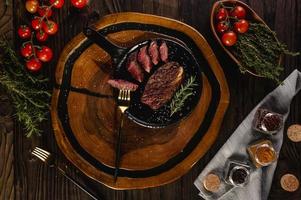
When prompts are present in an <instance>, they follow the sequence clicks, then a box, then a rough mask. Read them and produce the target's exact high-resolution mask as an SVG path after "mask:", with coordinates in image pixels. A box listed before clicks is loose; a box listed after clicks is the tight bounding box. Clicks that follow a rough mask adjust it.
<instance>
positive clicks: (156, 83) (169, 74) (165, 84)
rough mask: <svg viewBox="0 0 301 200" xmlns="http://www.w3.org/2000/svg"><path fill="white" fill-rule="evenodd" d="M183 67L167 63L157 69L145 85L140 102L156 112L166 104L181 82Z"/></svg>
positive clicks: (175, 63)
mask: <svg viewBox="0 0 301 200" xmlns="http://www.w3.org/2000/svg"><path fill="white" fill-rule="evenodd" d="M183 72H184V70H183V67H182V66H180V65H179V63H177V62H168V63H166V64H164V65H163V66H161V67H159V68H158V69H157V71H155V72H154V74H153V75H152V76H151V77H150V78H149V80H148V81H147V83H146V86H145V89H144V92H143V95H142V97H141V102H142V103H144V104H146V105H148V106H149V107H150V108H152V109H153V110H157V109H158V108H160V107H161V106H163V105H164V104H165V103H166V102H168V101H169V100H170V99H171V98H172V97H173V94H174V92H175V91H176V90H177V89H178V87H179V86H180V85H181V82H182V80H183V77H184V75H183Z"/></svg>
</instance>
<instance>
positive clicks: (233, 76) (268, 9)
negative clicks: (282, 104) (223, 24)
mask: <svg viewBox="0 0 301 200" xmlns="http://www.w3.org/2000/svg"><path fill="white" fill-rule="evenodd" d="M1 2H3V1H1ZM214 2H215V1H214V0H213V1H207V0H190V1H185V0H169V1H167V0H165V1H163V0H141V1H136V0H119V1H118V0H97V1H96V0H94V1H92V4H91V8H93V9H96V10H98V11H99V14H100V16H104V15H106V14H109V13H113V12H118V11H135V12H144V13H151V14H157V15H161V16H167V17H171V18H174V19H177V20H180V21H183V22H185V23H188V24H189V25H191V26H193V27H194V28H196V29H197V30H198V31H199V32H200V33H202V34H203V35H204V36H205V38H206V39H207V41H208V42H209V44H210V45H211V47H212V48H213V49H214V51H215V53H216V55H217V57H218V59H219V61H220V63H221V65H222V67H223V69H224V71H225V74H226V78H227V80H228V84H229V88H230V93H231V103H230V106H229V109H228V111H227V113H226V117H225V119H224V122H223V125H222V129H221V131H220V134H219V137H218V139H217V141H216V142H215V144H214V145H213V146H212V147H211V149H210V151H208V152H207V154H206V155H205V156H204V157H203V158H202V159H201V160H200V161H199V162H198V163H197V164H196V165H195V166H194V167H193V168H192V169H191V170H190V171H189V172H188V173H187V174H186V175H185V176H183V177H182V178H181V179H179V180H177V181H176V182H174V183H171V184H168V185H166V186H162V187H156V188H152V189H145V190H130V191H114V190H111V189H108V188H107V187H105V186H103V185H101V184H98V183H95V182H94V181H92V180H90V179H89V178H87V177H86V176H84V175H83V174H81V173H80V172H78V171H77V170H76V168H75V167H73V166H72V165H71V164H70V163H68V161H67V160H66V158H64V156H63V155H62V153H61V152H60V151H59V150H58V147H57V145H56V143H55V139H54V135H53V132H52V130H51V123H50V122H49V123H46V124H45V125H44V128H45V133H44V134H43V136H42V137H40V138H33V139H31V140H28V139H26V138H25V137H24V136H23V135H24V134H23V131H22V128H21V127H20V126H19V125H16V126H15V133H14V134H13V135H14V156H15V162H14V166H15V181H14V182H15V199H20V200H21V199H22V200H24V199H25V200H26V199H29V200H31V199H38V200H40V199H51V200H52V199H56V200H65V199H67V200H69V199H71V200H73V199H74V200H79V199H80V200H85V199H89V197H88V196H87V195H85V194H84V193H83V192H81V191H80V190H79V189H77V188H76V187H75V186H74V185H72V184H71V183H70V182H68V181H67V180H66V179H65V178H63V177H62V176H59V175H58V174H57V173H56V172H55V171H54V170H53V169H49V168H47V167H46V166H44V165H43V164H42V163H40V162H38V161H36V160H34V159H32V158H31V157H30V156H29V150H30V149H31V148H33V147H34V146H36V145H40V146H42V147H43V148H45V149H48V150H49V151H51V152H54V153H56V154H57V157H58V158H59V160H60V161H59V162H60V163H61V164H62V165H64V166H68V168H67V171H68V172H69V173H70V174H71V176H73V177H74V178H76V179H77V180H79V181H80V182H82V183H83V184H85V185H87V187H89V188H91V189H92V190H94V191H95V193H97V194H99V195H100V194H101V195H102V196H103V197H104V199H108V200H125V199H131V200H140V199H143V200H153V199H155V200H169V199H171V200H180V199H185V200H191V199H200V198H199V197H198V191H197V189H196V188H195V187H194V186H193V181H194V180H195V178H196V177H197V175H198V174H199V173H200V172H201V170H202V169H203V168H204V167H205V166H206V164H207V163H208V162H209V161H210V159H211V158H212V157H213V156H214V154H215V153H216V152H217V151H218V149H219V148H220V147H221V145H222V144H224V142H225V141H226V140H227V138H228V137H229V136H230V135H231V133H232V132H233V131H234V130H235V128H236V127H237V126H238V125H239V124H240V122H241V121H242V120H243V119H244V117H245V116H246V115H247V114H248V113H249V112H250V111H251V110H252V108H253V107H254V106H255V105H256V104H257V103H258V102H259V101H260V100H261V99H262V98H263V97H264V96H265V95H266V94H268V93H269V92H270V91H272V90H273V89H274V88H275V87H276V85H275V84H273V83H271V82H267V81H266V80H264V79H257V78H254V77H251V76H247V75H242V74H240V73H239V70H238V68H236V67H235V66H236V64H235V63H234V62H233V61H232V60H231V59H230V58H229V57H228V55H226V54H225V52H224V51H223V49H222V48H221V47H220V46H219V44H218V42H217V41H215V39H214V37H213V35H212V33H211V30H210V23H209V21H210V20H209V13H210V10H211V7H212V5H213V3H214ZM244 2H246V3H247V4H248V5H250V6H251V7H252V8H253V9H254V10H255V11H256V12H257V13H258V14H259V16H260V17H261V18H263V19H264V20H265V22H266V23H267V24H268V25H269V26H270V27H271V29H273V30H275V31H276V33H277V34H278V38H279V40H280V41H283V42H285V43H286V44H288V47H289V48H290V49H292V50H299V51H300V50H301V37H300V35H301V5H300V0H265V1H262V0H244ZM65 3H66V4H65V6H64V8H63V9H61V10H56V11H55V15H54V18H55V20H56V21H58V22H59V24H60V30H59V33H58V34H57V35H56V36H54V37H52V38H51V39H50V41H49V42H48V43H47V44H48V45H49V46H51V47H52V48H54V49H55V55H54V61H52V62H51V63H50V64H49V65H47V66H46V65H45V68H44V70H43V73H45V74H47V75H48V76H50V77H51V78H53V75H54V70H55V69H54V68H55V66H56V60H57V59H58V56H59V54H60V52H61V50H62V49H63V47H64V46H65V44H67V42H68V41H70V40H71V39H72V38H73V37H74V36H75V35H77V34H78V33H79V32H81V30H82V28H83V26H84V24H85V19H84V17H85V16H86V15H85V14H84V13H82V12H78V11H76V10H74V9H72V8H71V4H70V1H67V0H66V1H65ZM13 9H14V18H13V21H14V27H15V28H17V27H18V26H19V25H20V24H24V23H28V22H29V20H30V19H31V18H30V15H28V14H26V13H25V9H24V1H23V0H15V1H14V8H13ZM15 43H16V47H17V48H19V46H20V44H21V42H20V41H19V40H18V39H15ZM284 65H285V70H284V72H283V75H282V78H285V77H286V76H287V75H288V74H290V73H291V72H292V71H293V70H294V69H296V68H297V69H299V70H301V58H300V57H296V58H292V57H285V58H284ZM300 102H301V94H298V95H297V96H296V98H295V99H294V101H293V102H292V104H291V113H290V115H289V118H288V121H287V125H286V127H288V125H290V124H292V123H301V105H300ZM284 138H285V141H284V145H283V148H282V150H281V155H280V160H279V164H278V167H277V169H276V172H275V176H274V181H273V185H272V189H271V192H270V197H269V199H275V200H280V199H290V200H298V199H300V189H299V190H298V191H297V192H295V193H288V192H284V191H283V190H282V189H281V187H280V184H279V180H280V178H281V175H282V174H283V173H287V172H291V171H293V172H294V173H295V174H296V175H297V176H299V178H300V174H301V166H300V152H301V147H300V145H301V144H300V143H291V142H289V141H288V139H287V137H286V136H285V137H284ZM1 180H2V179H1Z"/></svg>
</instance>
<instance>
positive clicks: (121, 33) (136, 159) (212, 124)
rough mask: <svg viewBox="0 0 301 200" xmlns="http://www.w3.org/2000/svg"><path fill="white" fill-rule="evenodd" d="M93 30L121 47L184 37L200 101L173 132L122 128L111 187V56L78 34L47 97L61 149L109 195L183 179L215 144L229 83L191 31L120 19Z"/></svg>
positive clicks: (148, 18)
mask: <svg viewBox="0 0 301 200" xmlns="http://www.w3.org/2000/svg"><path fill="white" fill-rule="evenodd" d="M95 27H96V28H97V29H98V30H100V31H102V33H103V34H105V35H107V37H108V39H110V40H111V41H113V42H114V43H116V44H118V45H121V46H127V47H130V46H133V45H134V44H136V43H138V42H139V41H143V40H146V39H149V38H152V37H156V36H158V35H160V37H162V35H163V37H175V36H179V37H180V36H181V37H183V38H184V39H185V38H186V40H187V41H184V42H185V43H186V42H188V44H187V46H188V47H189V48H191V49H192V50H193V51H194V55H195V57H197V58H198V59H199V60H200V62H201V63H202V65H201V66H203V67H204V72H203V75H202V76H203V84H202V88H200V90H202V94H201V97H200V100H199V103H198V104H197V106H196V108H195V109H194V111H193V112H192V113H191V114H190V115H189V116H188V117H187V118H185V119H184V120H182V121H181V122H180V123H178V124H176V125H172V126H169V127H167V128H164V129H149V128H145V127H141V126H139V125H137V124H135V123H134V122H132V121H130V120H126V121H125V123H124V128H123V131H122V134H123V136H122V137H123V141H122V159H121V173H120V177H119V178H118V179H117V182H116V183H114V181H113V176H112V174H113V172H114V160H115V152H114V149H115V147H114V146H115V141H116V128H117V127H116V126H117V125H118V122H119V118H118V117H117V116H120V113H119V112H120V111H119V110H118V109H117V106H116V103H115V100H114V99H113V97H112V89H111V88H110V87H109V86H108V85H107V84H106V81H107V80H108V79H109V77H110V72H111V71H112V66H111V62H110V56H109V55H108V54H107V53H106V52H105V51H104V50H102V49H101V48H100V47H98V46H97V45H95V44H91V42H89V41H88V40H87V38H86V37H85V36H84V35H83V34H79V35H78V36H76V37H75V38H74V39H73V40H72V41H71V42H70V43H69V44H68V45H67V46H66V47H65V49H64V50H63V52H62V54H61V57H60V59H59V62H58V65H57V69H56V83H57V85H58V86H59V87H58V88H56V89H54V92H53V98H52V106H51V109H52V110H51V115H52V123H53V128H54V132H55V137H56V140H57V143H58V145H59V147H60V148H61V150H62V151H63V153H64V154H65V155H66V157H67V158H68V159H69V160H70V161H71V162H72V163H73V164H74V165H75V166H77V167H78V168H79V169H80V170H82V171H83V172H84V173H85V174H86V175H87V176H89V177H91V178H93V179H95V180H97V181H99V182H101V183H103V184H105V185H107V186H108V187H111V188H114V189H137V188H146V187H154V186H159V185H162V184H166V183H169V182H171V181H173V180H175V179H177V178H179V177H181V176H182V175H184V174H185V173H186V172H187V171H188V170H189V169H190V168H191V167H192V166H193V165H194V164H195V163H196V162H197V161H198V160H199V159H200V158H201V157H202V156H203V155H204V154H205V153H206V151H207V150H208V149H209V148H210V146H211V145H212V144H213V142H214V141H215V139H216V137H217V135H218V131H219V127H220V125H221V122H222V119H223V116H224V113H225V111H226V109H227V106H228V104H229V91H228V86H227V82H226V80H225V77H224V74H223V71H222V69H221V67H220V65H219V63H218V61H217V60H216V57H215V55H214V54H213V52H212V49H211V48H210V47H209V45H208V43H207V42H206V40H205V39H204V38H203V37H202V36H201V35H200V34H199V33H198V32H197V31H196V30H195V29H193V28H192V27H190V26H188V25H186V24H184V23H181V22H178V21H175V20H172V19H168V18H163V17H159V16H153V15H147V14H140V13H118V14H113V15H109V16H106V17H104V18H103V19H102V20H101V21H100V22H98V23H97V24H96V25H95ZM112 27H113V28H112ZM133 27H136V28H133ZM150 27H151V28H150ZM148 28H149V29H150V30H151V31H150V30H148ZM169 33H174V34H175V35H172V34H171V35H169ZM177 38H178V37H177ZM187 38H189V39H187ZM189 42H190V43H189ZM83 47H84V48H83Z"/></svg>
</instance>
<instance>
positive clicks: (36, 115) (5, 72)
mask: <svg viewBox="0 0 301 200" xmlns="http://www.w3.org/2000/svg"><path fill="white" fill-rule="evenodd" d="M0 38H1V37H0ZM47 83H48V79H46V78H44V77H42V76H37V75H34V74H31V73H30V72H28V71H27V70H26V69H25V68H24V66H23V65H22V64H21V63H20V61H19V59H18V57H17V55H16V52H15V51H14V50H13V49H12V48H11V47H10V45H9V44H8V42H7V41H6V40H5V39H4V38H1V40H0V85H1V87H2V88H4V89H5V90H6V92H7V94H8V95H9V96H10V98H11V100H12V104H13V106H14V108H15V112H16V117H17V119H18V121H20V122H21V123H22V124H23V125H24V128H25V130H26V136H27V137H30V136H32V135H39V134H40V133H41V132H42V131H41V130H40V128H39V126H40V123H41V122H42V121H44V120H46V119H47V115H48V112H49V101H50V96H51V94H50V93H49V91H48V88H47Z"/></svg>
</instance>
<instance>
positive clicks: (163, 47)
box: [159, 41, 168, 62]
mask: <svg viewBox="0 0 301 200" xmlns="http://www.w3.org/2000/svg"><path fill="white" fill-rule="evenodd" d="M159 51H160V58H161V60H162V61H163V62H168V47H167V45H166V42H164V41H163V42H162V44H161V45H160V48H159Z"/></svg>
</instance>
